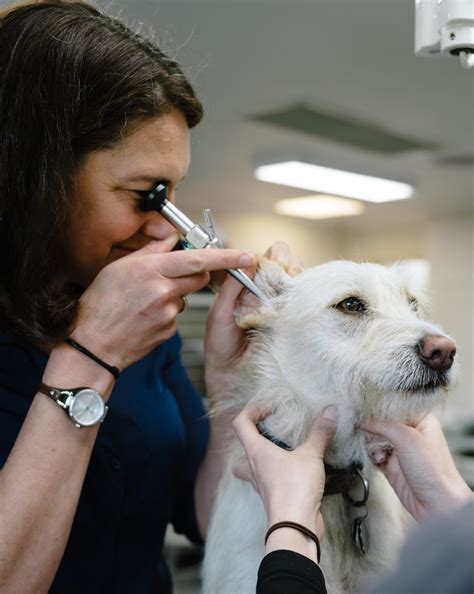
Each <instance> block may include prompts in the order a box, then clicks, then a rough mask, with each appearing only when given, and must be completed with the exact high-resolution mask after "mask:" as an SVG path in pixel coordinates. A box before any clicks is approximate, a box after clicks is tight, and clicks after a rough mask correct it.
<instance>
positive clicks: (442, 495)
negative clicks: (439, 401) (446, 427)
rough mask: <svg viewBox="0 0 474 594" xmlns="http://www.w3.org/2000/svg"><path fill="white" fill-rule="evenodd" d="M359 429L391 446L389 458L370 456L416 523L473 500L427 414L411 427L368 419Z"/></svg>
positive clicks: (381, 454)
mask: <svg viewBox="0 0 474 594" xmlns="http://www.w3.org/2000/svg"><path fill="white" fill-rule="evenodd" d="M362 429H364V430H365V431H368V432H369V434H371V435H372V436H373V435H381V436H382V437H383V438H384V439H386V440H388V441H389V442H390V443H391V444H392V446H393V452H392V454H391V455H390V456H388V457H387V456H386V454H384V452H378V451H375V452H371V457H372V460H373V462H374V464H376V465H377V466H379V468H380V469H381V470H382V471H383V473H384V474H385V476H386V477H387V480H388V482H389V483H390V484H391V485H392V487H393V489H394V491H395V493H396V494H397V495H398V498H399V499H400V501H401V502H402V504H403V505H404V507H405V508H406V509H407V510H408V511H409V512H410V514H411V515H412V516H413V517H414V518H415V519H416V520H418V521H419V520H422V519H423V518H424V517H426V516H427V515H429V514H431V513H433V512H438V511H439V512H441V511H445V510H446V509H448V508H449V507H450V506H453V505H457V504H460V503H463V502H465V501H466V499H469V498H472V497H473V494H472V492H471V490H470V489H469V487H468V486H467V485H466V483H465V482H464V480H463V479H462V477H461V475H460V474H459V472H458V470H457V468H456V466H455V464H454V461H453V458H452V456H451V453H450V451H449V448H448V444H447V443H446V439H445V437H444V435H443V431H442V429H441V425H440V423H439V421H438V420H437V419H436V418H435V417H434V416H433V415H431V414H429V415H427V416H426V417H425V418H424V419H422V420H421V421H420V422H419V423H418V424H417V425H415V426H414V427H409V426H407V425H403V424H401V423H389V422H381V421H375V420H371V421H369V422H367V423H365V424H363V425H362Z"/></svg>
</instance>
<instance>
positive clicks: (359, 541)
mask: <svg viewBox="0 0 474 594" xmlns="http://www.w3.org/2000/svg"><path fill="white" fill-rule="evenodd" d="M364 520H365V517H364V516H359V517H358V518H355V519H354V522H353V523H352V542H353V543H354V545H355V547H356V549H357V550H358V551H359V552H360V553H361V554H362V555H365V547H364V539H363V537H362V522H363V521H364Z"/></svg>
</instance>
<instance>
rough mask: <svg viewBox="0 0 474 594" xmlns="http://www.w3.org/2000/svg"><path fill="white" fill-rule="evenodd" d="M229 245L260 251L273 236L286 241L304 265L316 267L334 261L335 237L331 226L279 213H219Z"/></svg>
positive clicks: (263, 249)
mask: <svg viewBox="0 0 474 594" xmlns="http://www.w3.org/2000/svg"><path fill="white" fill-rule="evenodd" d="M219 223H220V225H221V226H222V228H223V229H225V232H226V239H227V243H228V245H229V247H239V248H243V249H248V250H253V251H255V252H256V253H258V254H263V253H264V252H265V250H266V249H267V247H268V246H269V245H270V244H271V243H273V242H274V241H275V240H276V239H283V240H285V241H286V242H287V243H288V244H289V245H290V247H291V250H292V252H293V253H294V254H295V255H296V256H298V257H299V258H300V259H301V260H302V261H303V264H304V266H315V265H316V264H321V263H322V262H327V261H328V260H333V259H334V258H335V257H337V256H336V254H337V237H336V234H335V233H334V231H333V230H332V229H324V230H321V229H320V228H318V227H316V226H315V225H314V223H311V222H305V221H301V220H300V219H295V218H291V217H282V216H278V215H264V216H263V215H252V216H249V215H233V216H225V215H219Z"/></svg>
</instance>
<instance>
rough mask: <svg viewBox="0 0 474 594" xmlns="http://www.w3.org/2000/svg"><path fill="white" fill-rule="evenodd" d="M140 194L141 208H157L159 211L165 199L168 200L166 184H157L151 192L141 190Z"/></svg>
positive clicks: (147, 209)
mask: <svg viewBox="0 0 474 594" xmlns="http://www.w3.org/2000/svg"><path fill="white" fill-rule="evenodd" d="M142 196H143V200H142V204H141V208H142V210H146V211H149V210H157V211H158V212H160V210H161V209H162V208H163V206H164V204H165V202H166V200H168V186H167V185H166V184H158V185H157V186H156V188H153V190H152V191H151V192H142Z"/></svg>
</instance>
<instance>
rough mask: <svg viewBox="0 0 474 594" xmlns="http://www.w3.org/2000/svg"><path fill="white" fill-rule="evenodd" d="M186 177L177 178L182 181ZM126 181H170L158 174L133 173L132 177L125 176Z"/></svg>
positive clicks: (155, 182)
mask: <svg viewBox="0 0 474 594" xmlns="http://www.w3.org/2000/svg"><path fill="white" fill-rule="evenodd" d="M185 177H186V175H183V177H182V178H181V179H180V180H179V181H183V179H184V178H185ZM126 181H128V182H140V181H143V182H148V183H154V184H157V183H162V182H166V183H170V180H169V179H167V178H165V177H161V176H158V175H134V176H132V177H127V178H126Z"/></svg>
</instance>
